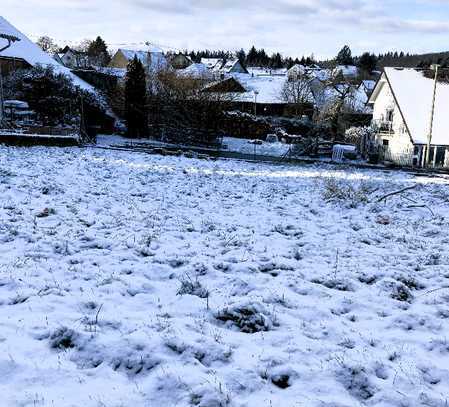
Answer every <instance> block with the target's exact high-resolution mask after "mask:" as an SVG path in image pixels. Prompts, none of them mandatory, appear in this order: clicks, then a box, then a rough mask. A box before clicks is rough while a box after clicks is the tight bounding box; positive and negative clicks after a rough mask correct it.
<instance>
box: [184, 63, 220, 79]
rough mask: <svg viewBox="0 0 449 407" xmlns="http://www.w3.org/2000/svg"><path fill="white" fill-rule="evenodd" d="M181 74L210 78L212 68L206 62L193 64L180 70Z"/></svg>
mask: <svg viewBox="0 0 449 407" xmlns="http://www.w3.org/2000/svg"><path fill="white" fill-rule="evenodd" d="M178 73H179V75H181V76H187V77H192V78H197V79H202V78H209V77H211V76H212V74H211V72H210V70H209V69H208V68H207V66H206V65H204V64H192V65H190V66H188V67H187V68H185V69H181V70H179V72H178Z"/></svg>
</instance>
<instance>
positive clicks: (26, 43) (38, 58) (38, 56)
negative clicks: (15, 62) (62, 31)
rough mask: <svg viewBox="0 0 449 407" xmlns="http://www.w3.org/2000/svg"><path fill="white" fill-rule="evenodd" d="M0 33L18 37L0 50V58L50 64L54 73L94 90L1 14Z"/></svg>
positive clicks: (86, 88) (35, 63) (34, 64)
mask: <svg viewBox="0 0 449 407" xmlns="http://www.w3.org/2000/svg"><path fill="white" fill-rule="evenodd" d="M0 33H1V34H7V35H13V36H15V37H17V38H19V39H20V41H18V42H14V43H13V44H11V47H9V48H7V49H6V50H5V51H2V52H0V58H1V57H6V58H16V59H22V60H24V61H26V62H27V63H28V64H30V65H31V66H36V65H42V66H44V67H48V66H51V67H53V68H54V70H55V72H56V73H61V74H65V75H67V76H68V77H70V78H71V79H72V80H73V83H74V84H75V85H76V86H79V87H80V88H82V89H84V90H87V91H91V92H95V88H94V87H93V86H91V85H89V84H88V83H87V82H85V81H83V80H82V79H80V78H79V77H78V76H76V75H74V74H73V73H72V72H71V71H70V69H68V68H66V67H64V66H62V65H61V64H59V63H58V62H57V61H56V60H55V59H54V58H53V57H52V56H51V55H49V54H47V53H46V52H44V51H42V50H41V49H40V48H39V47H38V46H37V45H36V44H35V43H34V42H32V41H31V40H30V39H29V38H28V37H27V36H26V35H25V34H23V33H21V32H20V31H19V30H18V29H17V28H15V27H14V26H13V25H11V24H10V23H9V22H8V21H7V20H6V19H5V18H3V17H2V16H0ZM4 43H5V44H4ZM0 45H6V41H5V40H2V39H0Z"/></svg>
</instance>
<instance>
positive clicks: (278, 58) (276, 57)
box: [270, 52, 284, 69]
mask: <svg viewBox="0 0 449 407" xmlns="http://www.w3.org/2000/svg"><path fill="white" fill-rule="evenodd" d="M270 66H271V68H273V69H280V68H283V67H284V61H283V60H282V55H281V54H280V53H279V52H278V53H276V54H273V56H272V57H271V61H270Z"/></svg>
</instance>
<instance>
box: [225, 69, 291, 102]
mask: <svg viewBox="0 0 449 407" xmlns="http://www.w3.org/2000/svg"><path fill="white" fill-rule="evenodd" d="M232 76H233V77H234V78H236V79H237V80H238V81H239V82H240V83H241V84H242V85H243V87H244V88H245V89H246V90H247V92H245V93H242V94H236V95H235V99H236V100H237V101H239V102H254V96H255V92H257V103H267V104H283V103H286V102H285V100H284V99H283V97H282V90H283V88H284V85H285V82H286V80H287V78H286V77H285V76H253V75H251V74H244V73H240V74H238V73H235V74H232Z"/></svg>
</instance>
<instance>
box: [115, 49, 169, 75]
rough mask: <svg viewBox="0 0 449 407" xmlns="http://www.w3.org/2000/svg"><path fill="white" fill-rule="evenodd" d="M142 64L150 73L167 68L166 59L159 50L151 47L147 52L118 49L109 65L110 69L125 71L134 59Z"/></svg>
mask: <svg viewBox="0 0 449 407" xmlns="http://www.w3.org/2000/svg"><path fill="white" fill-rule="evenodd" d="M135 57H137V59H138V60H139V61H140V62H142V65H143V66H144V68H145V69H146V70H147V71H148V72H150V71H158V70H161V69H164V68H166V67H167V66H168V62H167V59H166V58H165V56H164V54H163V52H162V50H161V49H159V48H155V47H151V48H150V49H148V50H130V49H123V48H120V49H119V50H118V51H117V52H116V53H115V55H114V56H113V57H112V59H111V62H110V63H109V67H110V68H118V69H126V68H127V67H128V64H129V63H130V62H131V61H132V60H133V59H134V58H135Z"/></svg>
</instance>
